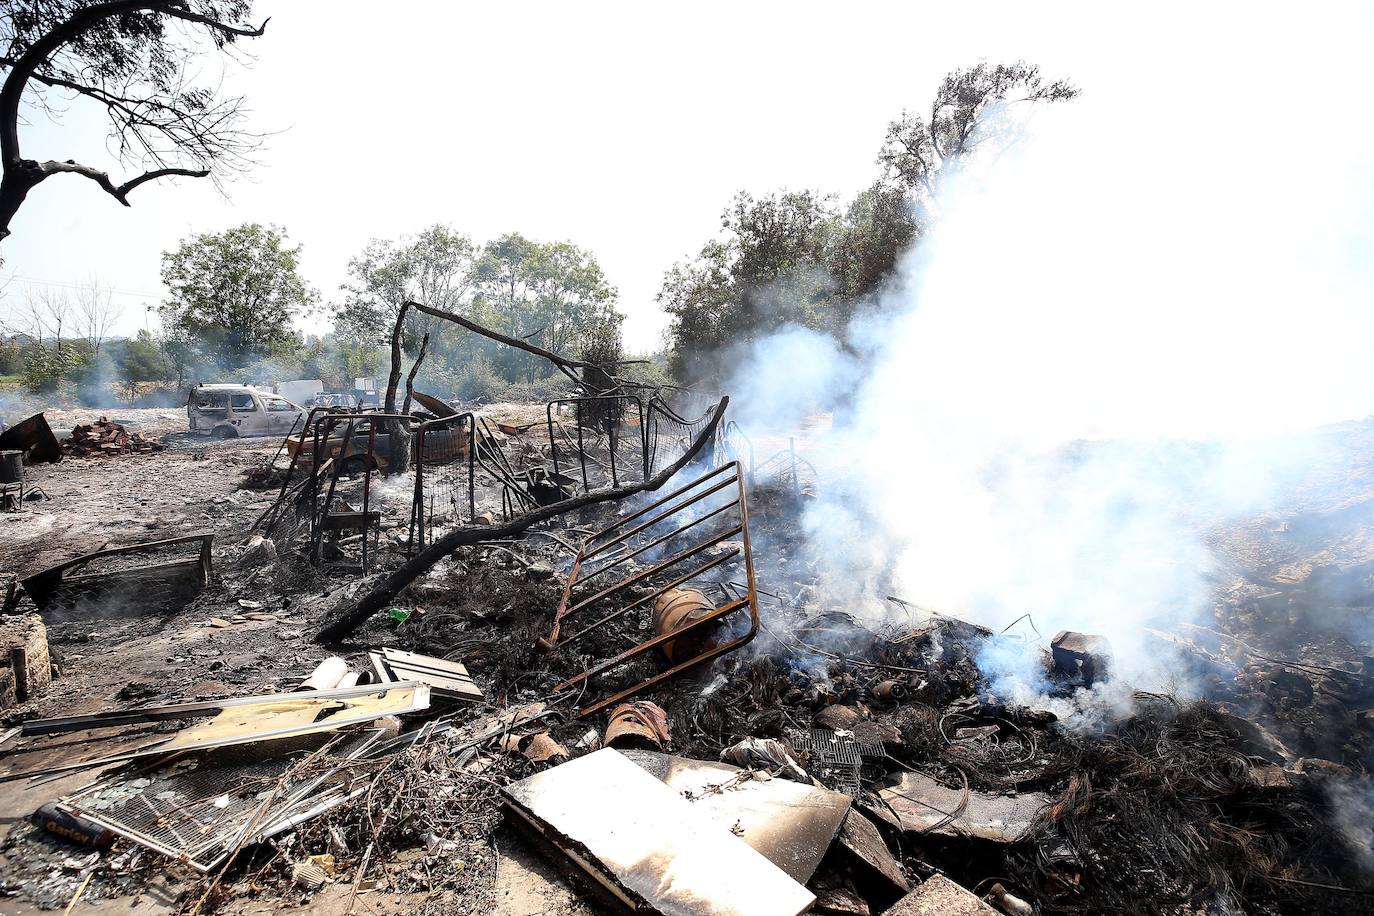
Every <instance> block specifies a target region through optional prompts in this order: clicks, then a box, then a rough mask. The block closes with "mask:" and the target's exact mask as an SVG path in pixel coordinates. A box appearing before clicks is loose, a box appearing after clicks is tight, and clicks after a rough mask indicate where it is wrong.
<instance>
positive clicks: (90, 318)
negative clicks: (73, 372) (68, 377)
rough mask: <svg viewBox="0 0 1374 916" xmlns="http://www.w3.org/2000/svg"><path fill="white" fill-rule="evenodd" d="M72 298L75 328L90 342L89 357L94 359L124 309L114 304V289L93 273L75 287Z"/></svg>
mask: <svg viewBox="0 0 1374 916" xmlns="http://www.w3.org/2000/svg"><path fill="white" fill-rule="evenodd" d="M72 299H73V300H74V312H75V319H76V324H77V328H78V330H79V331H80V332H81V334H82V335H83V336H84V337H85V338H86V342H87V343H88V344H90V346H91V358H92V359H95V358H96V357H98V356H99V355H100V347H101V345H102V344H104V343H105V338H106V337H108V336H109V335H110V328H112V327H114V323H115V322H116V321H118V320H119V316H120V314H121V313H122V312H123V311H124V309H123V308H122V307H120V306H118V305H115V304H114V291H113V290H111V289H110V288H109V287H108V286H103V285H101V283H100V279H99V278H98V277H95V276H94V275H92V276H91V278H90V279H89V280H87V281H86V282H85V283H81V284H79V285H78V286H77V287H76V290H75V291H74V293H73V295H72Z"/></svg>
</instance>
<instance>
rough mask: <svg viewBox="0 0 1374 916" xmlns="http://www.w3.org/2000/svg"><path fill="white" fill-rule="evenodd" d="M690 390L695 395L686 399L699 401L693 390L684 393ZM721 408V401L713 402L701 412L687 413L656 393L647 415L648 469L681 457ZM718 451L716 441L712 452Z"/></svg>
mask: <svg viewBox="0 0 1374 916" xmlns="http://www.w3.org/2000/svg"><path fill="white" fill-rule="evenodd" d="M688 394H690V395H693V397H691V398H687V402H689V403H691V404H693V405H695V404H696V403H698V402H700V401H699V398H698V397H697V396H695V393H694V392H686V393H684V395H688ZM718 409H719V404H718V403H715V402H712V403H711V404H710V405H709V406H707V407H706V408H705V409H704V410H703V411H702V412H701V413H700V414H699V415H695V416H693V415H692V414H688V415H686V416H684V415H683V414H682V413H679V412H678V411H677V410H675V409H674V408H673V407H671V406H669V404H668V402H667V401H665V400H663V399H662V398H660V397H658V396H655V397H653V398H652V399H651V400H650V401H649V409H648V415H647V417H646V422H647V423H648V426H647V428H646V431H645V448H646V449H647V450H648V458H649V462H648V463H649V473H650V474H656V473H658V472H659V471H660V470H662V469H663V468H665V467H667V466H668V465H670V464H672V463H673V462H674V461H676V460H677V459H678V458H680V457H682V455H683V454H684V453H686V451H687V449H688V448H690V447H691V445H692V442H693V441H695V439H696V437H697V435H698V434H699V433H700V432H701V431H702V430H703V429H705V428H706V427H707V425H708V424H709V423H710V422H711V419H712V418H713V417H714V416H715V412H716V411H717V410H718ZM717 429H719V427H717ZM715 451H716V448H715V444H714V443H713V444H712V448H711V452H710V453H711V454H713V453H714V452H715Z"/></svg>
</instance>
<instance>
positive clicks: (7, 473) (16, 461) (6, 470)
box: [0, 449, 24, 483]
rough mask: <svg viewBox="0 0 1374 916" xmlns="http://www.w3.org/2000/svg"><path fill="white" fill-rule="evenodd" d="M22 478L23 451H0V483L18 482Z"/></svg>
mask: <svg viewBox="0 0 1374 916" xmlns="http://www.w3.org/2000/svg"><path fill="white" fill-rule="evenodd" d="M23 479H24V453H23V452H21V451H19V450H18V449H6V450H4V451H3V452H0V483H19V482H20V481H21V480H23Z"/></svg>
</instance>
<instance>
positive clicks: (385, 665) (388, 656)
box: [367, 647, 483, 702]
mask: <svg viewBox="0 0 1374 916" xmlns="http://www.w3.org/2000/svg"><path fill="white" fill-rule="evenodd" d="M367 657H368V660H369V661H370V662H371V663H372V668H373V670H374V671H376V672H377V677H378V679H379V680H380V681H381V682H382V683H388V682H391V681H419V682H421V683H423V684H428V685H429V687H430V689H431V691H433V693H434V694H435V695H436V696H442V697H449V698H451V699H455V700H471V701H473V702H478V701H481V700H482V699H483V696H482V690H481V688H479V687H478V686H477V685H476V684H475V683H474V682H473V680H472V677H471V676H470V675H469V674H468V669H467V667H466V666H464V665H463V664H462V663H460V662H451V661H449V660H448V659H443V658H434V657H433V656H430V655H418V654H416V653H414V652H405V651H402V650H401V649H392V648H389V647H387V648H382V649H380V650H378V651H375V652H369V653H368V654H367Z"/></svg>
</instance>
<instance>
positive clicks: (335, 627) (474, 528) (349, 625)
mask: <svg viewBox="0 0 1374 916" xmlns="http://www.w3.org/2000/svg"><path fill="white" fill-rule="evenodd" d="M729 403H730V398H729V397H722V398H721V399H720V403H719V404H717V405H716V409H715V411H714V412H713V413H712V416H711V420H710V422H708V423H707V424H706V425H705V426H704V427H703V428H702V430H701V432H699V433H697V436H696V438H695V439H693V440H692V444H691V446H690V447H688V449H687V451H686V452H684V453H683V455H682V457H680V458H678V460H676V461H674V462H673V463H672V464H670V465H668V466H667V467H666V468H664V469H663V470H661V471H659V472H658V473H657V474H655V475H654V476H653V477H650V478H649V479H648V480H644V481H640V482H638V483H630V484H626V485H624V486H621V487H611V488H608V489H605V490H591V491H589V492H587V493H583V494H582V495H580V496H574V497H573V498H572V499H565V500H562V501H561V502H556V503H553V504H551V505H548V506H543V507H542V508H538V509H534V510H532V511H530V512H526V513H524V514H522V515H517V516H516V517H515V518H512V519H510V520H509V521H507V522H504V523H502V524H499V525H464V526H462V527H461V528H455V529H453V530H452V531H450V532H449V533H448V534H446V535H444V536H443V537H441V538H439V539H438V540H437V541H435V542H434V543H433V544H431V545H430V546H429V547H427V548H425V549H424V550H422V551H421V552H420V553H418V554H416V555H415V556H414V557H412V558H411V559H410V560H409V561H407V562H406V563H405V565H403V566H401V567H400V568H399V569H397V570H396V571H395V572H393V573H391V574H390V575H389V576H387V577H386V579H384V580H383V581H382V582H381V584H379V585H378V586H377V587H375V588H373V589H372V591H370V592H368V593H367V594H366V595H364V596H363V597H362V598H361V599H359V600H358V602H357V603H356V604H353V605H352V606H350V607H346V608H344V609H343V610H342V611H340V612H338V613H336V614H334V615H333V616H332V618H331V619H330V620H329V621H328V622H327V623H326V624H325V625H324V626H323V627H322V628H321V629H320V631H319V633H317V634H316V636H315V641H316V642H325V643H328V642H338V641H339V640H341V639H343V638H344V637H346V636H348V635H349V634H350V633H352V632H353V631H354V630H356V629H357V628H358V627H360V626H362V625H363V623H365V622H366V621H367V620H368V618H370V617H371V616H372V615H374V614H376V613H377V612H378V611H380V610H382V609H383V608H385V607H386V606H387V605H388V604H390V603H391V601H392V599H394V598H395V597H396V595H397V594H398V593H400V591H401V589H403V588H405V587H406V586H407V585H409V584H410V583H411V582H414V581H415V580H416V579H417V578H419V577H420V575H421V574H422V573H424V572H425V571H426V570H428V569H429V568H430V567H431V566H433V565H434V564H435V563H438V562H439V561H440V560H442V559H443V558H444V557H446V556H448V555H449V554H451V553H453V551H455V550H457V549H458V548H459V547H467V546H470V545H472V544H480V543H482V542H483V541H496V540H501V539H503V538H508V537H512V536H513V535H517V534H520V533H521V532H523V531H525V530H526V529H528V528H530V527H532V526H533V525H536V524H538V523H539V522H542V521H546V520H548V519H551V518H556V517H557V516H559V515H562V514H564V513H565V512H572V511H573V510H575V509H582V508H585V507H586V506H595V505H597V504H599V503H604V502H611V501H612V500H618V499H624V498H625V497H627V496H633V495H634V494H636V493H642V492H645V491H653V490H657V489H659V488H660V487H662V486H663V485H664V484H666V483H667V482H668V481H669V480H672V479H673V476H674V475H675V474H677V472H678V471H680V470H682V469H683V468H684V467H686V466H687V465H688V464H690V463H691V462H692V460H693V459H694V458H696V456H697V455H698V454H699V453H700V452H701V450H702V449H703V448H704V447H705V446H706V443H707V442H710V441H711V439H712V438H713V437H714V436H715V432H716V427H717V426H718V425H719V424H720V418H721V417H722V416H723V415H724V414H725V408H726V407H727V406H728V405H729Z"/></svg>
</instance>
